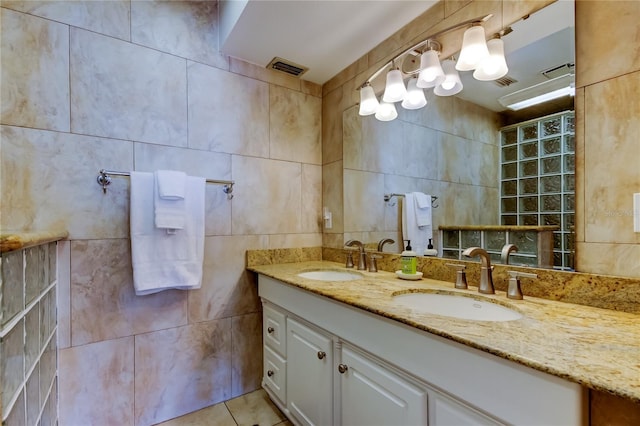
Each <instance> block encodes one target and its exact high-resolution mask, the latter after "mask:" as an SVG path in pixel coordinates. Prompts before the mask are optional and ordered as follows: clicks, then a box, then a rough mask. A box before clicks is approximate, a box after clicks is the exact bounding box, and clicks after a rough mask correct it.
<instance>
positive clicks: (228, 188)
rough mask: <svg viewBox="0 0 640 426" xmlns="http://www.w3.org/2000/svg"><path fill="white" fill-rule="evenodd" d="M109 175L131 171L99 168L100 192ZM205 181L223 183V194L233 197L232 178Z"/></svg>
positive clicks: (124, 174)
mask: <svg viewBox="0 0 640 426" xmlns="http://www.w3.org/2000/svg"><path fill="white" fill-rule="evenodd" d="M111 175H113V176H131V173H129V172H118V171H115V170H105V169H100V171H99V172H98V177H97V178H96V181H97V182H98V185H100V186H102V192H103V193H105V194H106V193H107V186H109V185H110V184H111ZM206 182H207V183H213V184H215V185H224V187H223V188H222V190H223V191H224V193H225V194H227V199H229V200H230V199H232V198H233V194H232V192H233V185H234V184H235V182H234V181H232V180H216V179H206Z"/></svg>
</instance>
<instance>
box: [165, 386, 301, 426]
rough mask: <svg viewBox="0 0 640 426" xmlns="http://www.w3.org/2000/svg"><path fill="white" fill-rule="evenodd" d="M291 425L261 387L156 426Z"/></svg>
mask: <svg viewBox="0 0 640 426" xmlns="http://www.w3.org/2000/svg"><path fill="white" fill-rule="evenodd" d="M258 425H259V426H274V425H277V426H292V424H291V422H289V421H288V420H287V419H286V417H285V416H284V414H282V412H281V411H280V410H279V409H278V407H276V406H275V405H274V404H273V403H272V402H271V400H270V399H269V397H268V396H267V394H266V392H265V391H264V390H262V389H259V390H257V391H254V392H251V393H248V394H246V395H242V396H239V397H237V398H234V399H231V400H229V401H227V402H221V403H220V404H216V405H212V406H211V407H207V408H203V409H202V410H199V411H196V412H194V413H190V414H187V415H184V416H182V417H177V418H175V419H172V420H169V421H166V422H164V423H160V424H159V425H158V426H258Z"/></svg>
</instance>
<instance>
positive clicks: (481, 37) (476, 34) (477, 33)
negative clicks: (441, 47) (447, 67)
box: [456, 25, 489, 71]
mask: <svg viewBox="0 0 640 426" xmlns="http://www.w3.org/2000/svg"><path fill="white" fill-rule="evenodd" d="M488 56H489V49H488V48H487V42H486V40H485V34H484V28H483V27H482V25H475V26H473V27H471V28H469V29H468V30H467V31H465V32H464V36H463V37H462V50H461V51H460V57H459V58H458V63H457V64H456V69H457V70H458V71H471V70H474V69H476V68H477V67H478V65H480V63H481V62H482V61H483V60H484V59H485V58H486V57H488Z"/></svg>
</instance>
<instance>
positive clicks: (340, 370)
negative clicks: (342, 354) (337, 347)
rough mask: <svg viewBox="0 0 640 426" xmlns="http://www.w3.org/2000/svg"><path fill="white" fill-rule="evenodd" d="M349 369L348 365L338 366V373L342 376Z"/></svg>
mask: <svg viewBox="0 0 640 426" xmlns="http://www.w3.org/2000/svg"><path fill="white" fill-rule="evenodd" d="M348 369H349V367H347V364H338V371H339V372H340V374H344V373H346V372H347V370H348Z"/></svg>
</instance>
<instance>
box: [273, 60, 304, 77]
mask: <svg viewBox="0 0 640 426" xmlns="http://www.w3.org/2000/svg"><path fill="white" fill-rule="evenodd" d="M267 68H269V69H272V70H276V71H280V72H284V73H287V74H289V75H293V76H296V77H300V76H301V75H302V74H304V73H305V72H307V71H308V70H309V68H307V67H303V66H302V65H298V64H296V63H295V62H291V61H287V60H286V59H282V58H278V57H277V56H276V57H275V58H273V59H272V60H271V62H269V65H267Z"/></svg>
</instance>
